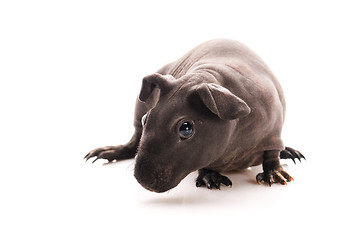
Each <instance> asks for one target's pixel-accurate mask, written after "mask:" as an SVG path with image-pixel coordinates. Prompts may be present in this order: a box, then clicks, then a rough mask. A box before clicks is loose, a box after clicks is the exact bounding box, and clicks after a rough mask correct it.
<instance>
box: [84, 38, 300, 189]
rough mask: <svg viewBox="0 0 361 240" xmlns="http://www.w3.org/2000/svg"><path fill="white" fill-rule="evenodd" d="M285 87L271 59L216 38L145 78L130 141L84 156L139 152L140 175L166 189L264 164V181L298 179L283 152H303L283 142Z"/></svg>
mask: <svg viewBox="0 0 361 240" xmlns="http://www.w3.org/2000/svg"><path fill="white" fill-rule="evenodd" d="M284 119H285V99H284V95H283V92H282V88H281V86H280V84H279V83H278V81H277V80H276V78H275V77H274V75H273V74H272V72H271V71H270V70H269V68H268V67H267V66H266V64H265V63H264V62H263V61H262V60H261V59H260V58H259V57H258V56H257V55H256V54H255V53H253V52H252V51H251V50H250V49H248V48H247V47H246V46H244V45H243V44H241V43H239V42H236V41H232V40H212V41H208V42H206V43H203V44H201V45H199V46H198V47H196V48H194V49H193V50H191V51H190V52H188V53H187V54H186V55H185V56H183V57H182V58H181V59H179V60H177V61H175V62H172V63H170V64H167V65H166V66H164V67H163V68H161V69H160V70H159V71H158V72H157V73H154V74H151V75H149V76H146V77H145V78H144V79H143V84H142V88H141V90H140V94H139V100H138V101H137V103H136V108H135V120H134V126H135V133H134V135H133V137H132V139H131V140H130V141H129V142H128V143H127V144H125V145H118V146H108V147H103V148H98V149H95V150H93V151H91V152H89V153H88V154H87V155H86V156H85V159H86V160H88V159H89V158H92V157H96V159H95V160H94V161H96V160H97V159H99V158H102V159H107V160H108V161H113V160H122V159H129V158H134V157H135V168H134V176H135V178H136V179H137V180H138V182H139V183H140V184H141V185H142V186H143V187H145V188H146V189H148V190H150V191H154V192H164V191H167V190H169V189H171V188H174V187H175V186H177V185H178V184H179V182H180V181H181V180H182V179H183V178H185V177H186V176H187V175H188V174H189V173H191V172H193V171H196V170H198V173H199V175H198V178H197V180H196V186H197V187H200V186H203V185H205V186H206V187H207V188H209V189H212V188H217V189H219V188H220V185H221V184H224V185H226V186H230V185H232V182H231V181H230V180H229V179H228V178H227V177H225V176H223V175H221V174H220V173H219V172H227V171H231V170H238V169H244V168H248V167H251V166H256V165H260V164H262V166H263V173H259V174H258V175H257V176H256V180H257V182H258V183H261V182H265V183H267V184H269V185H271V184H272V183H281V184H286V182H289V181H291V180H293V178H292V177H291V176H290V175H289V174H288V173H287V172H286V171H284V170H283V169H282V167H281V165H280V158H291V159H292V160H293V161H295V159H299V160H300V159H301V158H304V156H303V155H302V154H301V153H300V152H299V151H297V150H294V149H292V148H289V147H286V148H285V147H284V145H283V142H282V139H281V130H282V125H283V121H284Z"/></svg>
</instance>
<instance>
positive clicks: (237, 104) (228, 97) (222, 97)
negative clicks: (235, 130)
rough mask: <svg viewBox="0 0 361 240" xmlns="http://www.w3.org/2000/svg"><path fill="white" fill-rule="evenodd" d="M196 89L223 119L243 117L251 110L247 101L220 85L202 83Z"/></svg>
mask: <svg viewBox="0 0 361 240" xmlns="http://www.w3.org/2000/svg"><path fill="white" fill-rule="evenodd" d="M196 91H197V93H198V95H199V96H200V98H201V100H202V101H203V103H204V104H205V105H206V107H207V108H208V109H209V110H211V112H213V113H214V114H216V115H218V116H219V118H221V119H223V120H233V119H237V118H242V117H245V116H247V115H248V114H250V112H251V109H250V107H249V106H248V105H247V103H245V102H244V101H243V100H242V99H240V98H239V97H237V96H236V95H234V94H233V93H231V92H230V91H229V90H228V89H226V88H224V87H222V86H220V85H217V84H214V83H202V84H201V85H200V86H199V87H198V88H197V89H196Z"/></svg>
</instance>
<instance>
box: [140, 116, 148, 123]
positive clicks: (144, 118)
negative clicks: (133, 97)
mask: <svg viewBox="0 0 361 240" xmlns="http://www.w3.org/2000/svg"><path fill="white" fill-rule="evenodd" d="M140 122H141V123H142V126H144V125H145V123H146V122H147V114H144V116H143V117H142V120H140Z"/></svg>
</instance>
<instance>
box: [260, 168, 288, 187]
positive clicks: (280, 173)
mask: <svg viewBox="0 0 361 240" xmlns="http://www.w3.org/2000/svg"><path fill="white" fill-rule="evenodd" d="M256 180H257V183H258V184H261V183H267V184H268V185H269V186H271V185H272V183H281V184H282V185H287V182H290V181H293V178H292V177H291V176H290V175H289V174H288V173H287V172H286V171H284V170H283V169H280V170H272V171H268V172H266V173H265V172H263V173H259V174H257V176H256Z"/></svg>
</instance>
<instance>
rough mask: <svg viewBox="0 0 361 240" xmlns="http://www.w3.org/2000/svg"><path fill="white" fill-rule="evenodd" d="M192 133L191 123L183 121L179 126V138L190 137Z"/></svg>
mask: <svg viewBox="0 0 361 240" xmlns="http://www.w3.org/2000/svg"><path fill="white" fill-rule="evenodd" d="M193 133H194V127H193V123H191V122H184V123H182V124H181V125H180V127H179V136H180V138H181V139H187V138H190V137H191V136H192V135H193Z"/></svg>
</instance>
